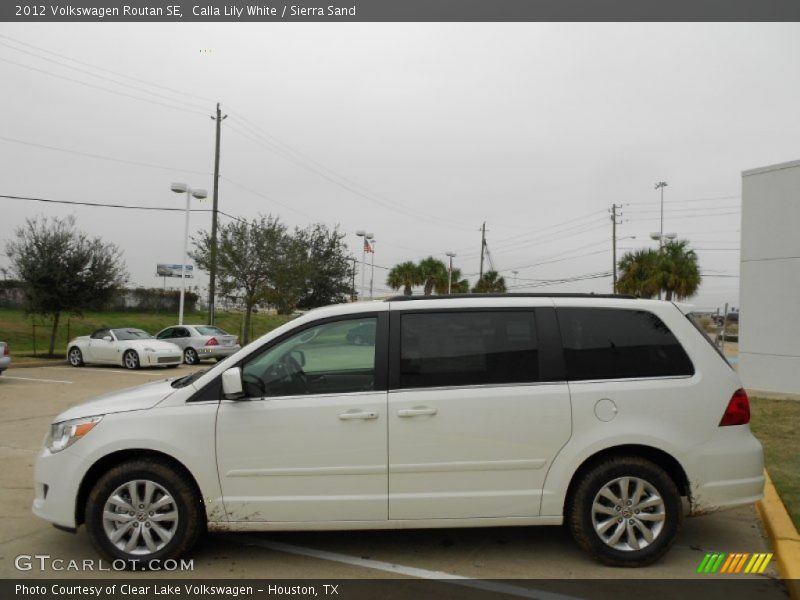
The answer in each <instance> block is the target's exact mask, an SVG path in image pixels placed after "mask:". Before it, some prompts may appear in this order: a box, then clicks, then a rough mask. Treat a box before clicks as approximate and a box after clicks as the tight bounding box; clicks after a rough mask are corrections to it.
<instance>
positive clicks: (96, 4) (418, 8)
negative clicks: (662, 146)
mask: <svg viewBox="0 0 800 600" xmlns="http://www.w3.org/2000/svg"><path fill="white" fill-rule="evenodd" d="M797 20H800V1H798V0H280V1H278V2H269V1H266V0H260V1H259V0H192V1H190V2H185V1H182V0H172V1H165V0H32V1H29V2H26V1H23V0H3V2H0V21H8V22H14V21H20V22H21V21H26V22H75V21H84V22H101V21H112V22H183V21H185V22H214V21H219V22H295V23H297V22H514V21H520V22H525V21H529V22H532V21H594V22H643V21H649V22H657V21H675V22H688V21H693V22H703V21H706V22H708V21H797Z"/></svg>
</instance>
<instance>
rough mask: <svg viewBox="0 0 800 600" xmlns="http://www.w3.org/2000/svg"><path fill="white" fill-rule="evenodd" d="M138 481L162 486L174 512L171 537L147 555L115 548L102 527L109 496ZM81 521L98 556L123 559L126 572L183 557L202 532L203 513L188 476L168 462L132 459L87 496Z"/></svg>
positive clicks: (204, 520)
mask: <svg viewBox="0 0 800 600" xmlns="http://www.w3.org/2000/svg"><path fill="white" fill-rule="evenodd" d="M138 480H145V481H151V482H154V483H156V484H158V485H159V486H161V487H163V488H164V489H165V490H166V491H167V492H168V493H169V495H170V496H172V498H173V500H174V505H173V506H174V508H176V509H177V512H178V520H177V524H176V525H175V527H174V534H173V537H172V538H171V539H170V541H169V542H168V543H167V544H166V545H164V546H163V547H162V548H160V549H158V550H156V551H154V552H152V553H149V554H132V553H129V552H126V551H125V550H124V549H120V548H118V547H117V546H115V545H114V543H112V541H111V540H110V539H109V536H108V534H106V530H105V528H104V525H103V513H104V508H105V505H106V502H107V500H108V499H109V497H110V496H111V494H112V493H113V492H114V491H115V490H117V489H118V488H119V487H120V486H124V485H125V484H126V483H127V482H130V481H138ZM169 510H172V506H171V507H170V508H169ZM84 519H85V523H86V531H87V533H88V534H89V539H90V540H91V542H92V545H93V546H94V547H95V549H96V550H97V551H98V552H99V553H100V555H101V556H103V557H105V558H107V559H108V560H109V561H114V560H123V561H125V563H126V566H127V568H128V569H147V568H149V567H148V565H149V563H150V561H153V560H156V561H164V560H167V559H177V558H180V557H182V556H185V555H186V553H187V552H189V551H190V550H191V549H192V547H194V545H195V544H196V543H197V541H198V540H199V539H200V537H201V536H202V535H203V533H205V531H206V518H205V510H204V508H203V504H202V502H201V500H200V498H199V497H198V495H197V493H196V492H195V486H194V484H193V482H192V480H191V479H190V477H189V476H188V475H187V474H186V473H184V472H183V471H181V470H179V469H175V468H173V467H172V466H171V465H169V464H168V463H165V462H159V461H153V460H132V461H130V462H126V463H122V464H120V465H117V466H116V467H113V468H112V469H110V470H109V471H108V472H107V473H106V474H105V475H103V476H102V477H101V478H100V479H99V480H98V481H97V483H96V484H95V486H94V488H92V491H91V492H90V493H89V497H88V498H87V500H86V506H85V508H84ZM134 520H135V519H134ZM146 524H147V523H143V524H142V525H141V526H142V527H144V526H145V525H146ZM142 531H144V529H142ZM151 535H152V532H151ZM133 561H136V562H135V563H134V562H133Z"/></svg>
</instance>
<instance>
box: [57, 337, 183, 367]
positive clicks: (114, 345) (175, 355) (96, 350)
mask: <svg viewBox="0 0 800 600" xmlns="http://www.w3.org/2000/svg"><path fill="white" fill-rule="evenodd" d="M67 360H68V361H69V364H71V365H72V366H73V367H82V366H83V365H85V364H107V365H108V364H111V365H121V366H123V367H125V368H126V369H138V368H140V367H172V368H174V367H177V366H178V365H180V364H181V362H182V360H183V355H182V354H181V349H180V348H179V347H178V346H176V345H175V344H171V343H170V342H163V341H160V340H157V339H155V338H154V337H153V336H152V335H150V334H149V333H147V332H146V331H144V330H142V329H136V328H133V327H120V328H115V329H107V328H104V329H98V330H97V331H95V332H94V333H93V334H92V335H84V336H80V337H76V338H75V339H73V340H71V341H70V342H69V344H67Z"/></svg>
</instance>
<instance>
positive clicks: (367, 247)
mask: <svg viewBox="0 0 800 600" xmlns="http://www.w3.org/2000/svg"><path fill="white" fill-rule="evenodd" d="M364 252H368V253H369V252H372V253H374V252H375V250H373V248H372V246H371V245H370V243H369V240H368V239H367V238H364Z"/></svg>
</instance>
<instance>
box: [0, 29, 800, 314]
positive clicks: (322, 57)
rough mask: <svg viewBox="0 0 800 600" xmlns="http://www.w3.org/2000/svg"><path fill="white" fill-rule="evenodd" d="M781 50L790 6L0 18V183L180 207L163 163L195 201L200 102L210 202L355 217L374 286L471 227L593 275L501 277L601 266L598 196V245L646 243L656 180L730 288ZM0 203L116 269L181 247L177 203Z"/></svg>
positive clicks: (1, 223)
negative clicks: (683, 18) (168, 18)
mask: <svg viewBox="0 0 800 600" xmlns="http://www.w3.org/2000/svg"><path fill="white" fill-rule="evenodd" d="M14 40H16V41H14ZM20 42H22V43H24V44H28V45H22V44H21V43H20ZM13 48H16V49H17V50H15V49H13ZM19 50H23V51H24V52H21V51H19ZM47 51H49V52H51V53H56V54H49V53H47ZM57 55H61V56H57ZM45 58H46V59H50V60H45ZM70 58H71V59H75V60H77V61H81V63H85V64H81V63H78V62H73V61H70V60H68V59H70ZM799 58H800V25H799V24H795V23H792V24H752V25H751V24H536V23H518V24H375V23H364V24H316V23H309V24H222V23H218V24H153V25H145V24H115V23H100V24H30V23H26V24H9V23H3V24H0V77H2V82H3V92H4V93H3V108H4V110H3V111H2V112H0V121H1V122H2V127H0V165H2V169H1V170H0V194H11V195H20V196H35V197H43V198H52V199H59V200H73V201H87V202H98V203H111V202H113V203H124V204H132V205H147V206H170V207H183V202H184V200H183V198H182V197H179V196H178V195H176V194H173V193H171V192H170V189H169V187H170V183H171V182H172V181H184V182H186V183H188V184H189V185H190V186H194V187H202V188H206V189H207V190H208V191H209V195H210V191H211V188H212V179H213V177H212V175H211V173H212V171H213V144H214V137H213V136H214V123H213V121H211V120H210V119H209V116H210V115H211V114H213V110H214V102H215V101H217V100H219V101H220V102H221V104H222V108H223V112H224V113H226V114H228V115H229V116H228V119H227V120H225V121H224V125H223V133H222V161H221V174H222V177H223V178H222V179H221V182H220V209H221V210H224V211H225V212H227V213H230V214H232V215H236V216H239V217H252V216H255V215H257V214H258V213H264V214H267V213H270V214H273V215H277V216H280V218H281V219H282V220H283V221H285V222H286V223H287V224H289V225H291V226H295V225H299V226H305V225H307V224H309V223H311V222H315V221H321V222H324V223H327V224H330V225H335V224H339V225H340V227H341V229H342V231H344V232H347V234H348V235H347V242H348V244H349V246H350V248H351V251H352V252H353V254H354V255H355V256H357V257H358V258H359V259H360V257H361V247H360V245H359V241H358V238H357V237H356V236H355V235H354V232H355V231H356V230H358V229H362V228H364V229H367V230H369V231H371V232H373V233H374V234H375V238H376V240H377V243H376V253H375V255H374V260H375V264H376V268H375V289H376V294H384V293H385V292H386V284H385V274H386V271H385V270H384V269H381V268H378V267H391V266H392V265H394V264H396V263H398V262H401V261H404V260H418V259H420V258H423V257H425V256H428V255H434V256H437V257H439V258H442V259H445V256H444V253H445V251H448V250H453V251H455V252H456V253H457V254H458V256H457V257H456V259H455V265H456V266H458V267H460V268H462V270H463V271H464V273H466V274H474V273H476V272H477V271H478V256H479V250H480V232H479V228H480V226H481V223H482V222H484V221H486V224H487V225H486V227H487V231H488V233H487V240H488V246H489V250H490V252H491V257H492V261H493V264H494V266H495V267H496V268H497V269H498V270H500V271H501V272H502V274H503V275H504V276H506V278H507V281H508V283H509V285H511V286H513V285H514V284H515V275H514V274H512V271H513V270H516V271H518V274H517V275H516V285H517V286H520V287H518V289H519V291H525V290H536V291H553V292H557V291H561V292H564V291H596V292H610V291H611V278H610V277H604V278H598V279H590V280H586V281H583V282H576V283H569V284H559V285H548V286H543V287H528V288H526V287H522V286H523V285H531V286H534V285H537V286H541V284H542V283H543V281H542V280H558V279H563V278H573V277H576V276H582V275H587V274H605V273H608V272H610V270H611V265H612V261H611V241H610V240H611V223H610V219H609V217H608V214H607V212H606V211H607V210H608V209H609V208H610V206H611V205H612V203H617V204H622V205H624V206H623V209H622V212H623V222H622V224H621V225H620V226H619V227H618V235H619V236H620V237H621V238H629V237H630V236H636V239H622V240H621V241H620V242H619V246H620V248H621V249H622V250H621V252H623V251H624V250H625V249H630V248H638V247H643V246H649V247H654V246H655V245H656V242H653V241H651V240H650V239H649V236H648V234H649V233H650V232H653V231H657V230H658V227H659V222H658V208H659V205H658V198H659V197H658V192H657V191H656V190H655V189H654V184H655V182H657V181H659V180H665V181H667V182H668V184H669V186H668V187H667V188H666V191H665V199H666V200H665V206H666V209H665V215H666V216H665V225H664V229H665V232H676V233H678V234H679V236H680V237H683V238H688V239H689V240H690V241H691V243H692V245H693V246H694V247H695V248H697V249H698V254H699V256H700V263H701V269H702V272H703V273H706V274H708V275H717V276H716V277H705V278H704V281H703V285H702V287H701V290H700V293H699V294H698V295H697V296H696V297H695V298H694V299H693V300H692V301H693V302H694V303H695V304H696V305H697V306H698V307H702V308H714V307H717V306H721V305H723V304H724V303H725V302H729V303H731V304H732V305H733V306H738V279H737V278H736V277H735V276H736V275H738V272H739V253H738V247H739V239H740V229H741V223H740V216H739V212H740V211H739V207H740V203H741V199H740V193H741V171H742V170H744V169H749V168H753V167H758V166H763V165H768V164H772V163H777V162H784V161H789V160H796V159H798V158H800V119H798V106H800V60H798V59H799ZM8 61H12V62H13V63H18V64H12V63H11V62H8ZM53 61H55V62H53ZM87 64H88V65H91V66H87ZM20 65H25V66H26V67H27V68H26V67H22V66H20ZM68 67H75V68H68ZM94 67H98V68H102V69H105V70H98V69H96V68H94ZM33 69H35V70H33ZM76 69H78V70H76ZM45 72H47V73H49V74H47V73H45ZM112 72H113V73H112ZM90 74H95V75H99V76H100V77H95V76H92V75H90ZM54 75H55V76H54ZM110 79H111V80H114V81H110ZM76 81H81V82H85V83H88V84H89V85H88V86H87V85H82V84H80V83H77V82H76ZM116 82H122V83H125V84H126V85H124V86H123V85H119V83H116ZM91 86H96V87H91ZM157 86H159V87H157ZM99 88H103V89H99ZM109 90H113V91H115V92H118V93H111V91H109ZM176 92H180V93H176ZM129 96H135V98H131V97H129ZM144 99H148V100H149V101H145V100H144ZM9 139H12V140H17V141H9ZM20 141H21V142H26V143H28V144H38V145H44V146H50V147H55V148H60V149H62V150H69V151H71V152H73V153H67V152H62V151H57V150H52V149H46V148H42V147H38V146H33V145H26V144H21V143H19V142H20ZM75 153H85V154H93V155H100V156H104V157H109V158H113V159H119V161H131V162H117V161H109V160H101V159H97V158H92V157H88V156H84V155H82V154H75ZM136 162H140V163H148V164H151V165H158V166H161V167H165V168H153V167H150V166H142V165H137V164H131V163H136ZM254 192H255V193H254ZM0 202H1V203H2V204H0V206H1V207H2V209H1V210H0V240H8V239H9V238H11V237H12V236H13V232H14V230H15V228H16V227H18V226H20V225H21V224H22V223H23V222H24V220H25V219H26V218H29V217H34V216H36V215H42V214H48V215H60V216H64V215H68V214H74V215H75V216H76V218H77V222H78V225H79V227H80V228H82V229H84V230H86V231H88V232H90V233H92V234H96V235H101V236H102V237H103V238H104V239H106V240H108V241H113V242H115V243H117V244H118V245H119V246H120V247H121V248H122V250H123V251H124V255H125V259H126V262H127V265H128V270H129V272H130V274H131V278H132V280H133V282H134V283H135V284H138V285H144V286H161V285H162V280H161V279H160V278H158V277H156V276H155V267H156V263H161V262H167V263H179V262H180V260H181V252H182V245H183V214H182V213H178V212H144V211H133V210H118V209H107V208H89V207H66V206H56V205H50V204H41V203H34V202H23V201H18V200H4V199H3V200H0ZM194 208H205V209H208V208H210V202H205V203H200V202H195V203H194ZM222 219H223V221H225V220H227V219H226V218H225V217H222ZM209 226H210V215H209V214H208V213H194V214H193V215H192V217H191V229H192V231H193V232H194V231H197V230H199V229H206V228H208V227H209ZM368 260H369V259H368ZM540 263H546V264H540ZM0 266H8V259H7V258H6V257H5V256H2V257H0ZM720 275H724V277H721V276H720ZM731 276H733V277H731ZM367 279H369V273H368V274H367ZM471 279H472V280H473V281H474V279H475V276H472V277H471ZM168 283H170V282H168ZM195 283H199V284H200V285H205V278H204V277H200V278H198V279H197V281H196V282H195ZM545 283H546V281H545ZM171 284H172V285H175V284H177V280H175V281H173V282H171Z"/></svg>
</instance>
